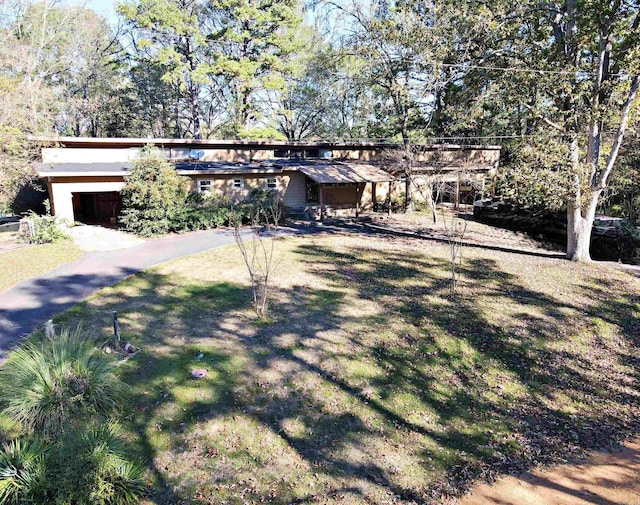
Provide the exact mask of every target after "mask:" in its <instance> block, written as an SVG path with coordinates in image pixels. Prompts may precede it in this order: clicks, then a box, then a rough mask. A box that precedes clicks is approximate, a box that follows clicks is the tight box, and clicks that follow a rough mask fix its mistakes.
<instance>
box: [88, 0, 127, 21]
mask: <svg viewBox="0 0 640 505" xmlns="http://www.w3.org/2000/svg"><path fill="white" fill-rule="evenodd" d="M78 3H79V4H81V5H82V4H84V5H85V6H86V7H88V8H89V9H92V10H94V11H96V12H97V13H98V14H101V15H103V16H104V17H106V18H107V19H108V20H109V22H110V23H112V24H115V22H116V4H117V3H118V0H86V1H85V2H82V1H81V2H78Z"/></svg>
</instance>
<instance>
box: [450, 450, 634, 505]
mask: <svg viewBox="0 0 640 505" xmlns="http://www.w3.org/2000/svg"><path fill="white" fill-rule="evenodd" d="M639 474H640V439H635V440H632V441H629V442H627V443H626V444H624V446H622V448H621V449H620V450H619V451H617V452H594V453H592V454H590V455H589V457H588V458H587V459H586V461H585V462H584V463H583V464H579V465H562V466H558V467H554V468H551V469H549V470H546V471H545V470H534V471H533V472H530V473H526V474H524V475H522V476H520V477H506V478H504V479H500V480H499V481H498V482H496V483H495V484H493V485H489V484H483V485H481V486H478V487H477V488H475V489H474V490H473V492H472V493H471V494H470V495H469V496H467V497H465V498H463V499H462V500H461V501H460V505H483V504H489V503H499V504H501V505H508V504H513V505H551V504H559V503H562V504H565V505H586V504H589V503H599V504H603V505H607V504H614V503H615V504H622V503H625V504H640V481H639V480H638V475H639Z"/></svg>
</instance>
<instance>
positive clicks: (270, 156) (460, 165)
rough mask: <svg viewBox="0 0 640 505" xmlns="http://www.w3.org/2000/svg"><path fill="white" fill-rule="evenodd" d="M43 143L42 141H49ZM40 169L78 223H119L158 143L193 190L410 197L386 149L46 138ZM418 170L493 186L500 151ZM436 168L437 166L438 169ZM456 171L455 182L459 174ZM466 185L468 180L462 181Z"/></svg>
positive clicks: (427, 155) (478, 150)
mask: <svg viewBox="0 0 640 505" xmlns="http://www.w3.org/2000/svg"><path fill="white" fill-rule="evenodd" d="M41 140H42V139H41ZM47 141H49V142H52V143H53V144H52V146H51V147H44V148H42V161H41V162H39V163H36V164H34V165H35V168H36V170H37V171H38V174H39V176H40V177H41V178H42V179H43V180H44V182H46V185H47V188H48V191H49V199H50V201H51V204H52V211H53V213H54V214H55V215H57V216H61V217H64V218H67V219H69V220H74V221H81V222H90V223H107V222H111V223H113V222H115V221H116V220H117V216H118V215H119V214H120V210H121V208H122V202H121V199H120V194H119V192H120V190H121V189H122V188H123V186H124V183H125V180H126V177H127V176H128V174H129V171H130V170H131V168H132V167H133V164H134V162H135V160H136V159H138V158H139V157H140V153H141V149H142V148H143V147H145V146H147V145H149V144H152V145H153V146H154V149H155V150H157V152H158V153H160V154H162V155H163V156H165V157H166V158H167V160H168V161H169V162H170V163H171V164H172V165H173V166H174V167H175V169H176V172H177V173H178V174H179V175H182V176H184V177H186V178H188V179H189V181H190V188H191V190H192V191H196V192H201V193H209V194H213V195H216V196H219V197H222V196H225V197H228V198H230V199H232V200H238V201H239V200H244V199H245V198H246V197H248V196H249V194H250V192H251V191H252V190H253V189H256V188H262V189H266V190H274V191H278V192H280V194H281V195H282V198H283V200H284V203H285V205H286V206H287V207H289V208H290V210H292V211H294V212H304V213H306V214H308V215H310V216H315V215H327V214H334V213H344V212H347V213H355V214H357V213H359V212H360V211H361V210H363V209H370V208H373V207H375V206H376V204H377V203H380V202H384V201H386V200H388V199H389V198H390V196H391V195H393V194H395V193H399V192H402V191H403V182H402V181H401V178H402V177H401V175H402V174H401V173H400V172H398V171H397V170H395V171H394V167H393V166H388V165H389V163H388V162H387V161H385V155H384V154H385V152H388V151H389V150H390V149H393V148H394V146H393V145H390V144H383V143H342V142H297V143H290V142H279V141H225V140H212V139H205V140H192V139H136V138H129V139H123V138H102V139H101V138H75V137H61V138H57V139H47ZM421 148H422V151H421V152H420V153H419V155H418V156H417V158H418V160H419V164H420V170H419V172H421V173H423V174H426V173H429V170H431V171H433V170H438V172H439V173H442V174H445V177H446V174H447V173H448V174H449V176H450V177H449V179H451V180H452V181H454V180H455V181H458V183H459V182H460V181H459V179H460V173H461V169H462V170H464V171H465V173H466V175H465V176H464V182H468V181H467V179H469V180H471V179H476V180H484V177H485V176H486V174H487V172H490V171H491V170H494V169H495V168H496V167H497V165H498V160H499V153H500V149H499V148H498V147H495V146H421ZM429 167H431V168H429ZM454 173H455V174H456V175H455V177H453V176H452V174H454ZM458 186H459V187H460V184H459V185H458Z"/></svg>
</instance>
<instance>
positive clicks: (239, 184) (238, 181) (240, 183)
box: [231, 177, 244, 189]
mask: <svg viewBox="0 0 640 505" xmlns="http://www.w3.org/2000/svg"><path fill="white" fill-rule="evenodd" d="M231 187H232V188H233V189H244V179H243V178H242V177H235V178H234V179H233V181H232V182H231Z"/></svg>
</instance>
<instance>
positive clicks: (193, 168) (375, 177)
mask: <svg viewBox="0 0 640 505" xmlns="http://www.w3.org/2000/svg"><path fill="white" fill-rule="evenodd" d="M33 165H34V167H35V169H36V170H37V171H38V175H39V176H40V177H52V176H55V177H87V176H89V177H99V176H126V175H129V170H130V169H131V167H132V166H133V163H130V162H129V163H34V164H33ZM174 166H175V168H176V172H177V173H178V174H180V175H212V176H215V175H245V174H280V173H282V172H283V171H284V170H289V171H299V172H302V173H304V174H306V175H307V176H308V177H310V178H311V179H313V180H314V181H315V182H318V183H320V184H332V183H357V182H385V181H391V180H393V179H394V178H395V177H394V176H392V175H390V174H389V173H388V172H385V171H384V170H381V169H380V168H377V167H374V166H373V165H369V164H366V163H348V162H343V161H332V160H269V161H263V162H252V163H224V162H183V163H175V164H174Z"/></svg>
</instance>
